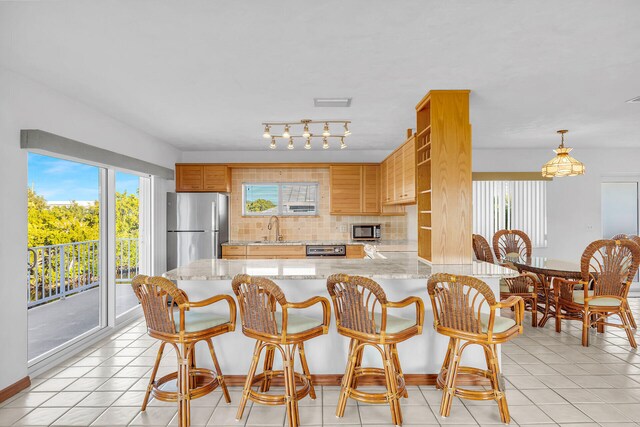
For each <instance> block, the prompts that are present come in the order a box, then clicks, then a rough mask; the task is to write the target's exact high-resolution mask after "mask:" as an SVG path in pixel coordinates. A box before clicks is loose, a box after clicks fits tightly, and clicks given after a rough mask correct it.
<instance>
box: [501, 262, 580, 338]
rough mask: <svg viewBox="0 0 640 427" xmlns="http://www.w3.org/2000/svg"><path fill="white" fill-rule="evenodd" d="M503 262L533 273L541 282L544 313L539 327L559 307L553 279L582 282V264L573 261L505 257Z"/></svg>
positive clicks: (540, 296)
mask: <svg viewBox="0 0 640 427" xmlns="http://www.w3.org/2000/svg"><path fill="white" fill-rule="evenodd" d="M503 262H510V263H511V264H513V265H514V266H515V267H516V268H517V269H518V270H520V271H526V272H529V273H532V274H534V275H536V276H537V277H538V279H539V280H540V286H539V289H538V295H539V297H538V302H542V303H541V304H540V303H539V304H538V311H540V312H542V313H543V315H542V319H540V321H539V322H538V326H540V327H543V326H544V325H546V323H547V321H548V320H549V319H550V318H552V317H554V318H555V314H556V311H555V308H556V305H557V301H556V296H555V295H554V291H553V278H554V277H559V278H562V279H567V280H580V279H581V272H580V263H579V262H573V261H563V260H559V259H553V258H547V257H539V256H533V257H526V258H525V257H519V256H518V257H516V256H513V257H505V258H504V259H503Z"/></svg>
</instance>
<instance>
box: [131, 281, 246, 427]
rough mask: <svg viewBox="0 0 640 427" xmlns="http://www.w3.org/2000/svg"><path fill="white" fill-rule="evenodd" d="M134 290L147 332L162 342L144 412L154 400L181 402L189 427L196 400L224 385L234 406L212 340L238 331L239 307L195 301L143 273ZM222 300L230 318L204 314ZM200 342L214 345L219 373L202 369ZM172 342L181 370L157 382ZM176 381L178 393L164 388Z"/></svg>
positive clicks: (184, 426)
mask: <svg viewBox="0 0 640 427" xmlns="http://www.w3.org/2000/svg"><path fill="white" fill-rule="evenodd" d="M131 286H132V288H133V292H134V293H135V295H136V297H138V300H139V301H140V304H141V306H142V311H143V313H144V317H145V321H146V323H147V333H148V334H149V336H151V337H152V338H156V339H158V340H160V341H161V343H160V348H159V349H158V353H157V356H156V361H155V364H154V365H153V369H152V371H151V377H150V378H149V385H148V386H147V390H146V393H145V396H144V399H143V402H142V408H141V410H142V411H144V410H146V408H147V404H148V402H149V397H150V396H153V397H154V398H156V399H158V400H162V401H168V402H178V425H179V426H180V427H188V426H189V425H190V424H191V400H192V399H196V398H199V397H202V396H205V395H206V394H208V393H210V392H212V391H213V390H215V389H216V388H217V387H218V386H219V387H220V388H221V389H222V393H223V395H224V398H225V400H226V401H227V403H230V402H231V398H230V397H229V391H228V390H227V386H226V384H225V381H224V376H223V375H222V370H221V369H220V364H219V363H218V358H217V357H216V353H215V350H214V348H213V342H212V341H211V339H212V338H213V337H216V336H218V335H222V334H225V333H227V332H232V331H234V330H235V327H236V304H235V302H234V301H233V298H232V297H230V296H228V295H217V296H213V297H211V298H207V299H205V300H202V301H189V298H188V297H187V294H186V293H185V292H184V291H183V290H181V289H179V288H178V287H177V286H176V285H175V284H174V283H173V282H171V281H170V280H167V279H165V278H163V277H149V276H145V275H138V276H136V277H134V278H133V281H132V283H131ZM222 301H224V302H226V303H227V305H228V310H229V316H228V317H227V316H221V315H217V314H212V313H203V312H202V310H200V309H201V308H203V307H207V306H210V305H212V304H215V303H218V302H222ZM200 341H204V342H206V343H207V346H208V347H209V353H210V355H211V359H212V361H213V366H214V368H215V372H214V371H212V370H211V369H205V368H199V367H197V366H196V359H195V345H196V343H197V342H200ZM167 344H169V345H170V346H171V347H173V349H174V350H175V352H176V356H177V358H178V370H177V371H176V372H172V373H170V374H167V375H165V376H163V377H161V378H159V379H156V375H157V373H158V368H159V366H160V360H161V359H162V355H163V352H164V349H165V346H166V345H167ZM170 381H176V386H177V391H167V390H164V389H163V385H165V384H166V383H168V382H170Z"/></svg>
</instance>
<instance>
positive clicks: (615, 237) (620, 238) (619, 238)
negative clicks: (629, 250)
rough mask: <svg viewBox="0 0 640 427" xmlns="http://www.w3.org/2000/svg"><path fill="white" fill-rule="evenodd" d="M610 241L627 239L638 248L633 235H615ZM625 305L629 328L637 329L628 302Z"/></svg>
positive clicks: (637, 238)
mask: <svg viewBox="0 0 640 427" xmlns="http://www.w3.org/2000/svg"><path fill="white" fill-rule="evenodd" d="M611 239H612V240H622V239H629V240H631V241H632V242H634V243H636V244H637V245H638V246H640V236H637V235H635V234H616V235H615V236H613V237H612V238H611ZM625 303H626V304H627V314H628V315H629V322H630V323H631V327H632V328H633V329H638V324H637V323H636V318H635V316H634V315H633V312H632V311H631V308H630V307H629V301H628V300H625Z"/></svg>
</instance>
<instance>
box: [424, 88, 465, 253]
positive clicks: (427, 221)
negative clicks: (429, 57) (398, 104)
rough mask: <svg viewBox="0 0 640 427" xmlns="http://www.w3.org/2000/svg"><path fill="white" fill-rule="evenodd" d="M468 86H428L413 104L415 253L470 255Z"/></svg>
mask: <svg viewBox="0 0 640 427" xmlns="http://www.w3.org/2000/svg"><path fill="white" fill-rule="evenodd" d="M469 92H470V91H468V90H434V91H430V92H429V93H428V94H427V95H426V96H425V97H424V98H423V99H422V100H421V101H420V102H419V103H418V105H417V106H416V144H415V145H416V148H415V149H416V156H415V158H416V193H417V204H418V257H420V258H421V259H422V260H424V261H428V262H431V263H434V264H467V263H470V262H471V260H472V257H471V233H472V210H471V191H472V190H471V125H470V124H469Z"/></svg>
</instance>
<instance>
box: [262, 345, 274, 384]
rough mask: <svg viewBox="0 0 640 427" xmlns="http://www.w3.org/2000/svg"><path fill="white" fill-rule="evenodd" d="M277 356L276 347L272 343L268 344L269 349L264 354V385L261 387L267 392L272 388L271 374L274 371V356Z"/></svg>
mask: <svg viewBox="0 0 640 427" xmlns="http://www.w3.org/2000/svg"><path fill="white" fill-rule="evenodd" d="M274 356H275V348H274V347H273V346H271V345H269V346H267V349H266V351H265V354H264V365H263V369H262V370H263V371H264V379H263V380H262V386H261V387H260V391H261V392H263V393H266V392H268V391H269V389H270V388H271V376H272V372H273V358H274Z"/></svg>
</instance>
